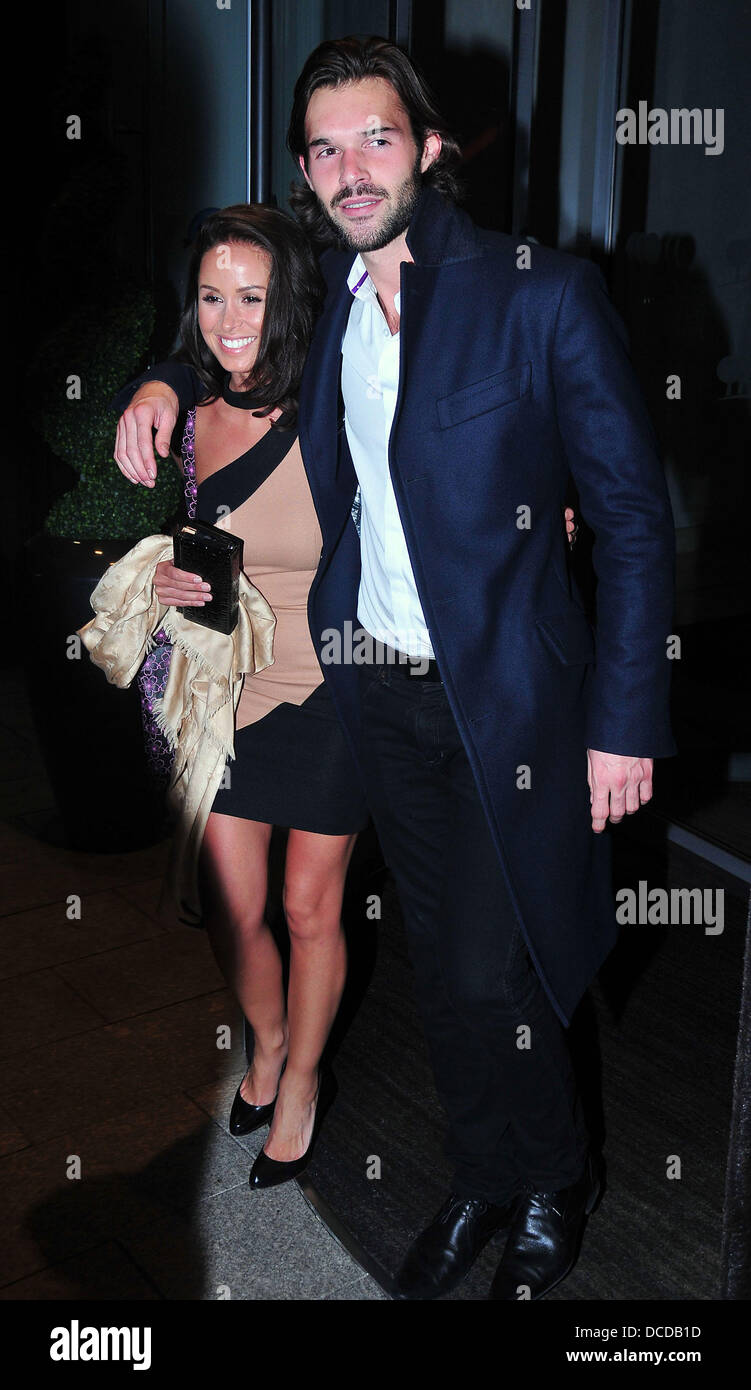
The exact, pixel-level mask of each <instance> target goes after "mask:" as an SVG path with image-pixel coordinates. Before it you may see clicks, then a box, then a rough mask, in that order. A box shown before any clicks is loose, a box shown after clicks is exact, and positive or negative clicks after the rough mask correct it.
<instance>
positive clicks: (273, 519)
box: [183, 411, 368, 835]
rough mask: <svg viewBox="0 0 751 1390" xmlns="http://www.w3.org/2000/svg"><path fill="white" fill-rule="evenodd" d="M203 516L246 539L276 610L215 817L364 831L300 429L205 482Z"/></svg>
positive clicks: (269, 437)
mask: <svg viewBox="0 0 751 1390" xmlns="http://www.w3.org/2000/svg"><path fill="white" fill-rule="evenodd" d="M191 417H193V418H191ZM194 418H195V412H194V411H191V412H189V414H188V425H187V428H186V432H185V439H184V443H183V461H184V463H185V461H186V460H185V453H184V450H185V447H186V441H188V440H190V441H191V442H192V438H191V437H193V436H194V431H193V424H194ZM196 516H197V517H198V519H199V520H200V521H205V522H208V523H210V524H211V525H213V526H217V525H219V526H222V527H223V528H224V529H226V530H227V531H231V532H232V534H233V535H235V536H240V537H242V540H243V569H244V571H245V574H246V575H247V577H248V579H249V580H250V581H251V583H253V584H255V586H256V588H257V589H259V590H260V592H261V593H262V594H263V596H264V598H265V599H266V600H267V601H268V603H269V604H270V606H271V608H272V609H273V611H274V613H275V615H276V629H275V632H274V662H273V665H272V666H268V667H266V669H265V670H263V671H260V672H258V674H256V675H246V676H245V682H244V685H243V689H242V692H241V694H240V700H239V704H238V707H237V712H236V718H235V759H234V761H229V762H228V764H227V772H225V782H228V785H227V786H222V787H220V789H219V791H218V792H217V794H216V797H215V800H214V803H213V806H212V810H213V811H214V812H219V813H221V814H222V815H227V816H240V817H242V818H244V819H246V820H257V821H265V822H267V823H269V824H272V825H279V826H290V827H294V828H296V829H298V830H309V831H315V832H318V833H319V834H324V835H344V834H348V833H353V832H354V831H356V830H361V829H362V828H363V826H364V825H365V824H366V822H367V818H368V813H367V808H366V805H365V801H364V797H363V790H362V784H361V782H360V778H359V775H358V772H357V768H356V765H355V763H354V761H353V758H352V754H351V753H350V751H349V746H348V744H347V742H346V738H345V735H344V732H343V729H342V726H341V724H340V721H339V718H338V716H337V714H336V710H335V708H334V705H333V702H332V699H331V695H330V694H329V691H328V689H327V687H326V685H325V684H324V679H323V673H322V670H321V666H320V663H319V661H318V657H317V655H316V651H315V648H314V646H313V641H312V638H311V635H310V629H309V626H308V593H309V590H310V586H311V583H312V581H313V578H314V575H315V572H316V569H317V566H318V560H319V557H320V552H321V532H320V528H319V525H318V518H317V516H316V512H315V508H314V506H313V499H312V497H311V494H310V488H309V485H308V480H307V477H306V474H305V468H304V466H303V461H302V455H301V453H300V446H299V443H298V440H297V435H296V433H295V432H294V431H293V430H283V429H269V431H268V433H267V434H265V435H263V436H262V437H261V439H260V440H259V441H258V442H257V443H256V444H254V445H253V446H252V448H250V449H248V451H247V453H245V454H242V455H241V457H240V458H237V459H234V460H233V461H232V462H231V463H228V464H225V465H224V467H223V468H219V469H218V470H217V471H216V472H215V473H212V474H210V475H209V477H208V478H206V479H205V480H204V481H203V482H201V483H199V484H198V487H197V495H196Z"/></svg>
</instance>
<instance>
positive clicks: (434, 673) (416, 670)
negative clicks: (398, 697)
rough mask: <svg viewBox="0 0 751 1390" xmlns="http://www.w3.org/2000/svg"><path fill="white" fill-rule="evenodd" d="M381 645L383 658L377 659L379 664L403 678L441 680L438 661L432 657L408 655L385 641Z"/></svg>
mask: <svg viewBox="0 0 751 1390" xmlns="http://www.w3.org/2000/svg"><path fill="white" fill-rule="evenodd" d="M382 645H383V651H384V658H383V660H382V661H379V663H378V664H379V665H380V666H388V668H389V670H390V671H395V672H396V674H397V675H399V676H404V678H405V680H415V681H441V673H440V671H439V670H438V662H437V661H436V660H435V659H434V658H433V657H430V658H428V657H426V656H408V654H407V652H400V651H398V650H397V648H396V647H387V646H386V644H385V642H384V643H383V644H382Z"/></svg>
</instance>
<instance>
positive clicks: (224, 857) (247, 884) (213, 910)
mask: <svg viewBox="0 0 751 1390" xmlns="http://www.w3.org/2000/svg"><path fill="white" fill-rule="evenodd" d="M271 831H272V826H270V825H266V824H265V823H264V822H262V821H252V820H243V819H242V818H241V817H239V816H223V815H219V814H217V813H215V812H213V811H212V813H211V814H210V816H209V818H208V821H207V824H206V830H205V831H204V836H203V843H202V846H201V857H200V872H201V880H202V881H201V895H202V899H203V906H204V909H205V920H206V925H207V928H208V932H209V937H210V940H211V946H212V949H213V952H214V955H215V957H216V960H217V964H218V965H219V968H220V970H221V971H222V974H223V975H224V978H225V979H226V981H227V983H228V984H229V985H230V987H231V988H232V989H233V990H234V992H235V994H236V996H237V999H238V1001H239V1004H240V1007H241V1009H242V1011H243V1013H244V1014H245V1017H246V1018H247V1020H248V1022H249V1023H250V1025H251V1027H252V1029H253V1035H254V1051H253V1061H252V1063H251V1066H250V1068H249V1070H248V1072H247V1074H246V1076H245V1078H244V1079H243V1082H242V1086H241V1092H240V1093H241V1095H242V1097H243V1099H244V1100H246V1101H247V1102H248V1104H249V1105H268V1104H269V1103H270V1102H271V1101H272V1100H273V1099H274V1097H275V1095H276V1092H277V1087H278V1083H279V1074H280V1072H281V1069H282V1066H283V1064H284V1059H285V1056H286V1054H287V1034H288V1030H287V1017H286V1009H285V1003H284V989H283V984H282V960H281V956H280V955H279V951H278V949H277V945H276V942H275V941H274V938H273V936H272V934H271V931H270V930H269V926H268V924H267V922H266V920H265V911H266V896H267V891H268V861H269V845H270V842H271Z"/></svg>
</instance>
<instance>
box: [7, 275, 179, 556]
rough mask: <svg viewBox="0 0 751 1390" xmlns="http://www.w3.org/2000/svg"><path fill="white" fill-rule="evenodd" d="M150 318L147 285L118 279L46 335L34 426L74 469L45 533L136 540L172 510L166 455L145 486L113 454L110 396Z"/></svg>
mask: <svg viewBox="0 0 751 1390" xmlns="http://www.w3.org/2000/svg"><path fill="white" fill-rule="evenodd" d="M153 325H154V304H153V299H152V296H151V294H150V293H149V291H148V290H146V289H144V288H142V287H141V286H134V285H132V284H131V285H124V286H123V287H122V290H121V292H120V293H119V294H117V295H115V296H113V297H112V300H111V302H110V303H109V304H108V305H107V307H105V308H104V309H98V308H97V307H96V306H94V305H91V304H89V305H86V306H85V307H84V308H82V309H81V310H80V311H79V312H78V313H77V314H76V315H75V316H74V317H72V318H70V319H69V320H68V321H67V323H65V324H64V325H63V327H62V328H61V329H60V331H59V332H58V333H56V334H54V336H52V337H50V338H49V339H48V340H47V341H46V342H45V344H44V347H43V349H42V353H41V355H40V357H39V358H38V360H37V362H36V364H35V369H34V372H33V373H32V382H33V386H34V396H35V401H36V412H37V414H36V423H37V428H38V429H39V431H40V433H41V434H42V436H43V438H44V439H45V440H46V442H47V444H48V445H49V447H50V448H51V449H52V451H53V453H55V454H57V456H58V457H59V458H61V459H63V460H64V462H65V463H67V464H69V465H70V467H71V468H74V469H75V471H76V472H77V473H78V474H79V475H80V479H79V482H78V484H77V486H76V487H75V488H73V489H72V491H71V492H67V493H65V494H64V496H63V497H61V498H59V499H58V501H57V502H56V503H55V505H54V506H53V508H52V510H51V511H50V513H49V515H48V517H47V519H46V521H45V530H46V531H47V532H48V534H51V535H55V536H64V537H68V538H70V539H74V540H82V539H85V538H94V539H99V540H120V539H126V540H133V541H136V540H140V539H141V538H142V537H143V536H151V535H154V534H156V533H157V532H159V531H161V530H163V529H164V527H165V526H166V524H167V522H168V520H169V518H170V516H171V515H172V513H173V512H174V511H175V508H176V507H177V505H178V503H179V498H180V490H181V485H180V478H179V475H178V472H177V469H176V468H174V467H173V466H171V465H170V463H169V461H168V460H164V461H162V462H161V465H160V467H159V468H158V469H157V481H156V486H155V487H153V488H146V487H136V486H135V485H134V484H133V483H131V482H129V481H128V479H127V478H124V477H123V475H122V474H121V473H120V471H119V469H118V468H117V466H116V464H115V463H114V461H113V457H112V455H113V451H114V440H115V425H116V419H117V417H116V415H115V413H114V411H113V410H112V408H111V406H110V401H111V399H112V396H113V395H114V394H115V392H116V391H117V390H118V389H119V387H120V386H122V384H123V382H125V381H128V380H129V378H132V377H133V376H135V375H136V373H137V372H138V370H139V366H140V364H141V362H142V361H143V358H144V356H145V353H146V350H147V348H148V344H149V339H150V337H151V333H152V330H153ZM72 378H78V381H79V382H80V399H77V398H76V392H77V390H78V387H77V384H76V382H75V381H73V380H72Z"/></svg>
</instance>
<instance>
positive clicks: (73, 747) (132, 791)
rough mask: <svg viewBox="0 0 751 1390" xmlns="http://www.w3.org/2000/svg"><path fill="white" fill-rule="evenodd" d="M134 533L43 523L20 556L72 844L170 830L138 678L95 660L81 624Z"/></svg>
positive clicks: (36, 672) (150, 839)
mask: <svg viewBox="0 0 751 1390" xmlns="http://www.w3.org/2000/svg"><path fill="white" fill-rule="evenodd" d="M133 544H135V542H131V541H122V540H121V541H91V540H82V541H80V542H76V541H72V540H66V539H60V538H58V537H55V536H49V535H47V534H45V533H44V532H40V533H38V534H37V535H35V536H32V538H31V539H30V540H29V541H28V542H27V544H26V546H25V550H24V557H23V560H22V569H23V570H24V571H25V573H24V575H23V583H22V585H21V586H20V587H21V593H23V594H25V596H26V600H27V604H28V611H27V616H26V621H25V624H24V631H25V633H26V634H27V636H26V639H25V640H24V641H23V642H22V643H21V648H22V653H23V655H22V665H23V669H24V671H25V675H26V681H27V685H28V691H29V703H30V706H31V710H32V716H33V719H34V723H35V726H36V730H37V734H38V738H39V743H40V746H41V751H42V756H43V758H44V761H45V765H46V768H47V773H48V776H49V779H50V782H51V784H52V787H53V790H54V793H55V800H56V802H57V806H58V810H59V812H60V816H61V819H62V823H63V830H64V839H65V843H66V844H67V845H68V846H69V847H70V848H71V849H78V850H98V851H106V852H113V851H118V850H130V849H137V848H142V847H144V846H145V845H149V844H154V843H155V841H157V840H158V839H160V838H161V837H162V836H163V834H164V833H165V817H164V807H163V797H162V795H161V794H160V793H159V791H158V789H157V788H156V787H155V786H154V784H153V782H152V780H151V777H150V774H149V771H148V767H147V764H146V757H145V752H144V742H143V734H142V729H141V714H140V704H139V699H138V691H137V688H136V685H135V682H134V683H133V685H131V686H130V688H129V689H127V690H120V689H118V688H117V687H116V686H113V685H110V684H109V682H108V681H107V679H106V676H105V675H104V672H103V671H101V670H100V669H99V667H98V666H95V665H94V663H93V662H92V660H91V657H90V656H89V653H88V651H87V650H86V648H85V647H84V645H83V643H81V642H80V639H79V640H78V643H77V645H78V646H80V654H79V655H78V657H76V656H69V655H68V651H69V650H70V649H71V645H72V643H71V639H72V638H74V636H75V633H76V630H77V629H78V628H79V627H83V625H84V623H85V622H87V621H88V619H89V618H91V617H93V610H92V607H91V603H90V601H89V600H90V596H91V593H92V591H93V589H94V588H95V586H96V584H97V582H98V580H99V579H100V578H101V576H102V574H103V573H104V571H105V569H106V568H107V566H108V564H109V563H110V562H112V561H114V560H118V559H120V557H121V556H122V555H124V554H125V553H126V552H127V551H128V550H130V549H131V546H132V545H133Z"/></svg>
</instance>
